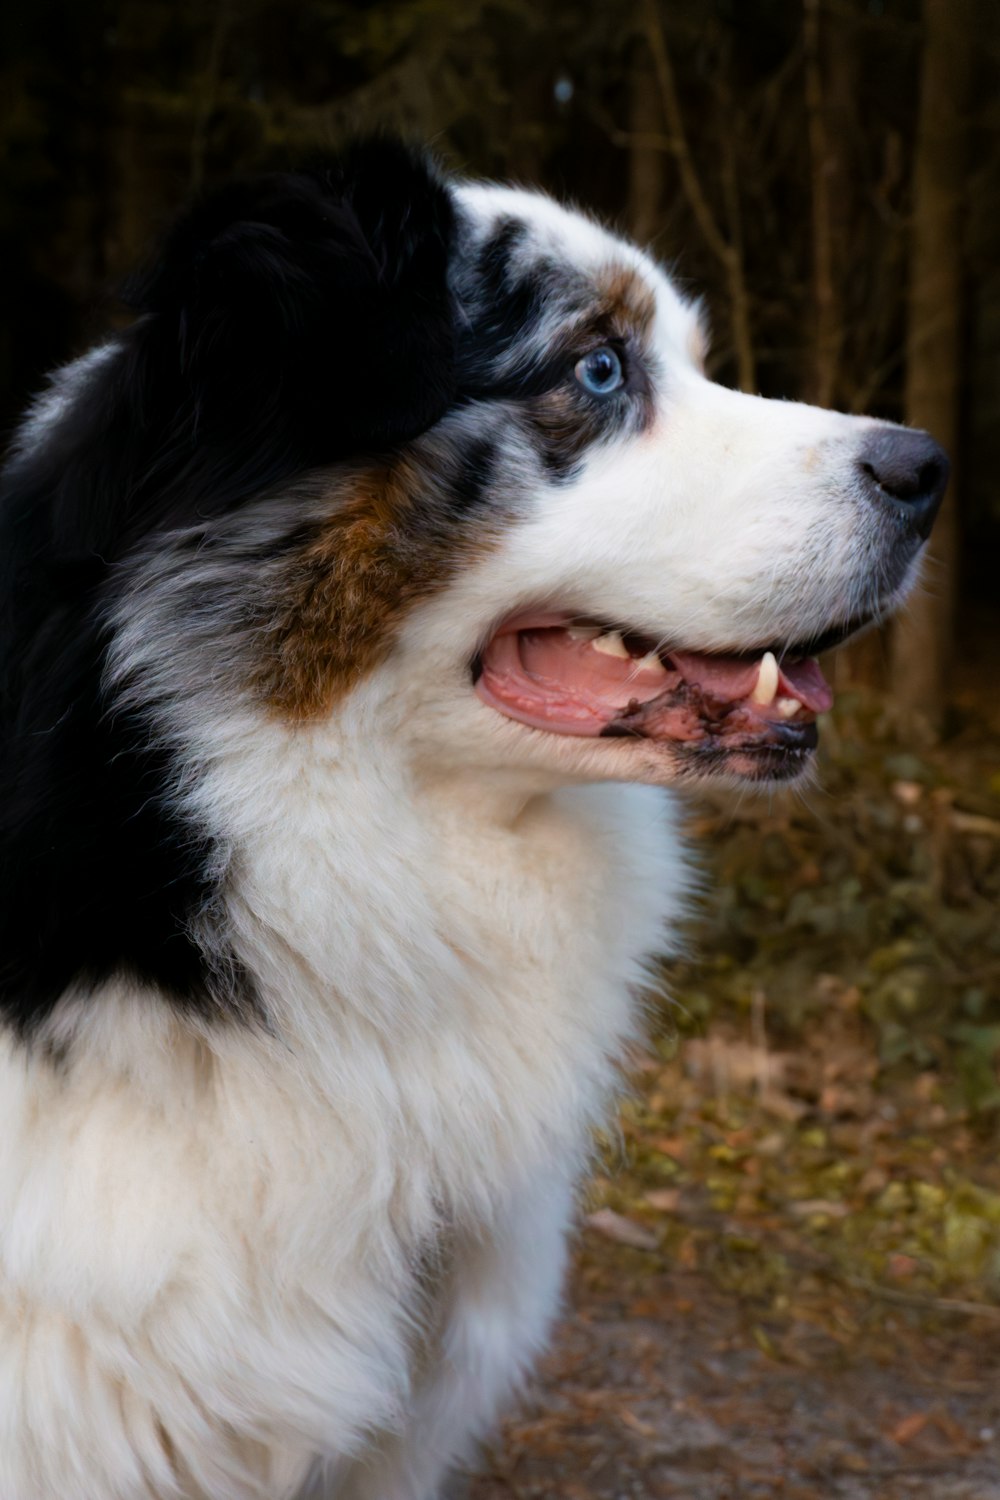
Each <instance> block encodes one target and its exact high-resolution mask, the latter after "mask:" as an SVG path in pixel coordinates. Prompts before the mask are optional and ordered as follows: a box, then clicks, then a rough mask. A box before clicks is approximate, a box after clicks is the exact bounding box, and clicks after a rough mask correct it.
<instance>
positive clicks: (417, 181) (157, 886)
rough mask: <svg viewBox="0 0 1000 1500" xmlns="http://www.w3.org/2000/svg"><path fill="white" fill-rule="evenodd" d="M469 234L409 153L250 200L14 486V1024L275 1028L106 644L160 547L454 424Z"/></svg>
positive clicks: (2, 1008) (172, 280) (8, 935)
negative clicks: (132, 565) (235, 1016)
mask: <svg viewBox="0 0 1000 1500" xmlns="http://www.w3.org/2000/svg"><path fill="white" fill-rule="evenodd" d="M452 235H453V216H452V207H451V200H450V196H449V194H448V192H447V190H446V188H445V187H444V186H443V185H442V184H441V183H440V182H439V181H438V179H437V178H436V176H435V174H434V173H433V171H432V170H431V169H429V167H428V166H427V164H426V163H425V162H424V160H423V159H422V158H421V157H419V156H415V155H414V154H412V153H410V152H409V151H407V150H405V149H404V148H402V147H400V146H396V145H393V144H390V143H371V144H368V145H366V146H362V147H359V148H357V149H356V150H355V151H353V152H352V153H351V154H349V155H348V156H346V157H345V158H343V159H342V160H340V161H338V162H336V163H334V164H333V165H332V166H330V167H329V168H328V169H326V170H324V171H321V172H312V173H306V174H300V175H291V176H281V177H270V178H267V179H264V180H262V181H258V182H254V183H244V184H236V185H235V186H232V187H230V188H227V189H225V190H224V191H223V192H221V193H218V194H216V195H215V196H213V197H211V198H209V199H208V200H207V201H205V202H203V203H202V204H200V205H199V206H197V207H196V208H195V209H194V210H193V211H192V212H191V213H190V214H189V215H188V216H187V218H185V219H184V220H183V221H182V222H181V224H180V225H179V226H178V228H177V229H176V230H175V231H174V233H173V235H172V236H171V237H170V239H169V241H168V243H167V245H166V248H165V251H164V253H163V256H162V257H161V259H160V261H159V262H158V264H157V265H156V266H155V267H154V268H153V269H152V270H151V271H150V272H149V273H148V274H147V275H146V276H144V277H142V278H140V279H138V280H137V281H136V283H135V284H134V286H133V287H132V289H131V295H130V301H131V303H132V305H133V307H134V309H135V310H136V312H137V314H138V316H137V319H136V321H135V323H134V324H133V325H132V326H131V327H130V328H129V329H128V330H126V332H125V333H123V334H122V335H120V336H119V339H118V346H119V347H118V348H117V351H116V352H115V353H114V354H113V355H111V356H109V357H108V358H107V359H106V360H105V361H104V362H103V363H101V364H99V365H98V366H96V367H95V368H94V369H93V370H92V371H91V372H89V373H88V375H87V376H86V378H85V380H84V382H83V385H82V389H81V391H80V392H79V394H78V395H77V396H76V398H75V399H74V400H73V401H72V402H71V405H70V408H69V409H68V410H67V411H66V412H65V413H64V414H63V415H62V416H61V417H59V418H57V419H56V421H55V422H54V424H53V425H52V426H51V427H50V428H48V429H47V430H45V431H44V433H43V434H42V435H41V437H40V438H39V439H37V440H32V439H31V437H30V435H29V437H28V438H27V439H26V451H25V452H24V453H22V454H21V455H20V456H16V457H15V458H14V459H13V460H12V461H11V462H10V464H9V465H8V468H7V470H6V472H5V475H4V478H3V484H2V491H0V793H2V797H0V1015H2V1016H3V1017H5V1018H6V1019H8V1020H9V1021H10V1022H12V1023H13V1024H14V1025H15V1026H16V1027H17V1028H18V1029H19V1030H20V1031H21V1032H23V1033H30V1032H31V1031H32V1029H33V1028H36V1027H37V1026H38V1024H39V1023H40V1022H41V1021H42V1020H44V1018H45V1017H46V1016H47V1015H48V1014H49V1012H50V1011H51V1009H52V1007H53V1005H54V1004H55V1002H56V1001H57V999H58V998H59V996H60V995H61V994H62V993H64V992H65V991H66V989H67V987H69V986H71V985H72V986H76V987H79V989H80V990H81V991H83V992H86V991H87V990H88V989H89V988H91V987H93V986H94V985H96V984H98V983H100V982H101V981H103V980H106V979H108V978H110V977H112V976H114V975H116V974H119V973H121V974H125V975H127V976H128V977H129V978H130V979H132V980H133V981H138V982H139V983H145V984H148V985H150V986H154V985H155V986H157V987H160V988H161V989H164V990H166V991H167V992H168V993H170V994H171V995H173V996H175V997H177V999H178V1000H179V1001H180V1002H181V1003H182V1004H184V1005H186V1006H189V1007H196V1008H198V1009H200V1010H202V1011H205V1012H206V1013H208V1014H212V1015H218V1014H220V1013H222V1014H232V1013H233V1008H234V1006H236V1007H241V1008H242V1009H243V1010H244V1011H247V1010H252V1009H253V1006H254V1003H255V1002H254V997H253V995H252V993H251V992H250V988H249V985H248V983H247V980H246V976H244V975H241V974H240V973H239V972H238V970H237V968H236V966H235V965H234V963H233V962H232V961H231V960H229V959H227V958H226V957H225V955H224V954H222V955H221V956H219V955H218V954H217V955H216V956H215V958H214V959H212V960H208V959H207V958H206V956H205V953H204V952H203V951H202V948H201V946H200V945H199V944H198V942H197V941H196V939H195V937H194V935H193V930H192V929H193V928H194V927H196V926H198V925H199V924H201V925H204V924H206V923H208V924H209V925H210V924H211V922H212V914H213V905H214V900H215V887H216V881H217V879H218V870H219V863H220V859H219V854H218V851H216V850H214V849H213V848H212V847H211V843H210V840H209V838H208V835H207V833H206V832H205V831H204V830H200V829H198V828H196V827H193V826H190V825H189V824H188V823H187V822H186V821H185V820H184V819H183V818H182V817H181V816H180V815H179V814H178V813H176V812H175V811H172V810H171V808H170V806H169V805H168V803H167V801H166V800H165V797H164V789H165V788H167V787H169V786H171V785H172V784H173V783H174V782H175V781H176V768H175V767H174V766H173V765H172V764H171V752H170V751H169V750H168V749H167V748H166V747H165V746H164V745H162V744H160V743H157V740H156V737H155V733H154V731H153V730H152V729H151V728H150V725H149V724H148V723H146V722H144V721H143V720H142V719H141V718H138V717H135V716H133V715H127V714H124V713H123V712H121V711H117V712H116V711H115V708H114V705H113V704H110V703H109V702H108V701H107V699H106V697H105V695H104V690H103V688H102V674H103V671H104V666H105V655H106V649H107V640H106V635H105V627H104V623H103V622H104V621H105V620H106V619H107V617H108V615H109V611H110V609H111V606H112V605H113V602H114V600H115V598H116V597H117V596H118V594H119V591H120V589H121V587H122V585H123V583H124V582H125V581H126V580H127V577H128V572H129V558H130V555H131V554H132V553H133V552H134V549H135V548H136V547H137V546H139V545H141V544H142V543H144V542H145V541H146V540H147V539H148V538H149V537H150V535H151V534H154V533H156V532H158V531H161V530H164V529H167V528H171V527H175V526H184V525H191V524H193V523H195V522H196V521H198V520H199V519H201V518H207V517H211V516H217V515H220V514H223V513H225V512H226V511H229V510H232V509H234V508H236V507H238V506H239V505H240V504H241V503H242V502H244V501H245V500H247V499H248V498H250V497H252V496H256V495H259V494H260V493H261V492H262V491H267V490H274V489H275V488H276V487H278V486H280V485H281V484H282V482H283V481H286V480H288V479H290V478H292V477H293V476H295V475H299V474H301V473H303V472H304V471H306V470H308V469H311V468H315V467H317V466H321V465H324V464H329V463H333V462H335V461H336V460H338V459H343V458H346V457H348V456H355V455H359V454H363V453H366V452H372V451H376V452H377V451H385V450H391V449H392V448H394V447H395V446H396V445H398V444H400V443H403V442H405V441H406V440H408V439H410V438H412V437H414V436H416V435H417V434H418V433H420V432H422V431H424V430H425V429H426V428H427V427H429V426H431V425H432V424H433V423H434V422H435V421H436V420H437V419H438V418H439V417H440V416H441V415H442V414H443V413H444V411H445V410H446V409H447V407H448V406H449V404H450V403H451V401H452V400H453V397H454V394H455V371H454V333H453V319H452V310H451V301H450V297H449V293H448V288H447V266H448V257H449V251H450V246H451V241H452ZM162 649H163V650H164V651H169V650H170V649H171V643H170V642H169V641H164V642H163V643H162Z"/></svg>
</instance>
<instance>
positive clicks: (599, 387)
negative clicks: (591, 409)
mask: <svg viewBox="0 0 1000 1500" xmlns="http://www.w3.org/2000/svg"><path fill="white" fill-rule="evenodd" d="M573 374H574V375H575V376H576V378H577V380H578V381H579V382H580V384H581V385H582V386H583V388H584V390H585V391H589V392H590V394H591V395H592V396H610V395H611V392H612V391H616V390H618V388H619V386H620V385H622V384H623V383H624V380H625V371H624V370H623V369H622V362H621V360H620V359H619V357H618V355H617V354H616V353H615V351H614V350H613V349H611V348H609V347H608V345H607V344H605V345H603V347H602V348H600V349H593V350H592V351H591V352H590V354H585V355H584V356H583V358H582V359H581V360H578V361H577V364H576V368H575V369H574V371H573Z"/></svg>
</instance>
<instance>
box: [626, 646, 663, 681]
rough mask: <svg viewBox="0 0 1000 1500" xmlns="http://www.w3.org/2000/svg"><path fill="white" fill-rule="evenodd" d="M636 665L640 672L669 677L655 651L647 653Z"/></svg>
mask: <svg viewBox="0 0 1000 1500" xmlns="http://www.w3.org/2000/svg"><path fill="white" fill-rule="evenodd" d="M634 665H635V667H636V669H637V670H638V671H640V672H659V673H660V674H661V676H663V677H666V675H667V669H666V667H665V666H664V665H663V663H662V661H661V660H660V658H659V657H658V656H657V654H656V652H655V651H647V652H646V655H645V656H640V657H638V658H637V660H636V661H635V663H634Z"/></svg>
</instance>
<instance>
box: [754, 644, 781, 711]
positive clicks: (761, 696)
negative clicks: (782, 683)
mask: <svg viewBox="0 0 1000 1500" xmlns="http://www.w3.org/2000/svg"><path fill="white" fill-rule="evenodd" d="M777 691H778V663H777V662H776V661H775V659H774V655H773V653H772V652H770V651H765V652H764V655H763V656H762V657H761V659H760V668H759V669H758V672H757V686H756V687H755V688H754V690H753V692H752V693H751V694H750V700H751V702H753V703H758V704H759V705H760V706H761V708H766V707H767V706H768V704H769V703H773V702H774V697H775V694H776V693H777Z"/></svg>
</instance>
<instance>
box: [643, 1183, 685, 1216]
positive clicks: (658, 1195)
mask: <svg viewBox="0 0 1000 1500" xmlns="http://www.w3.org/2000/svg"><path fill="white" fill-rule="evenodd" d="M680 1199H681V1190H680V1188H653V1190H652V1192H650V1193H646V1195H645V1201H646V1202H647V1203H648V1204H649V1206H650V1208H658V1209H660V1210H661V1211H662V1212H663V1213H665V1214H672V1213H674V1212H675V1211H676V1209H677V1205H678V1203H679V1202H680Z"/></svg>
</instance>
